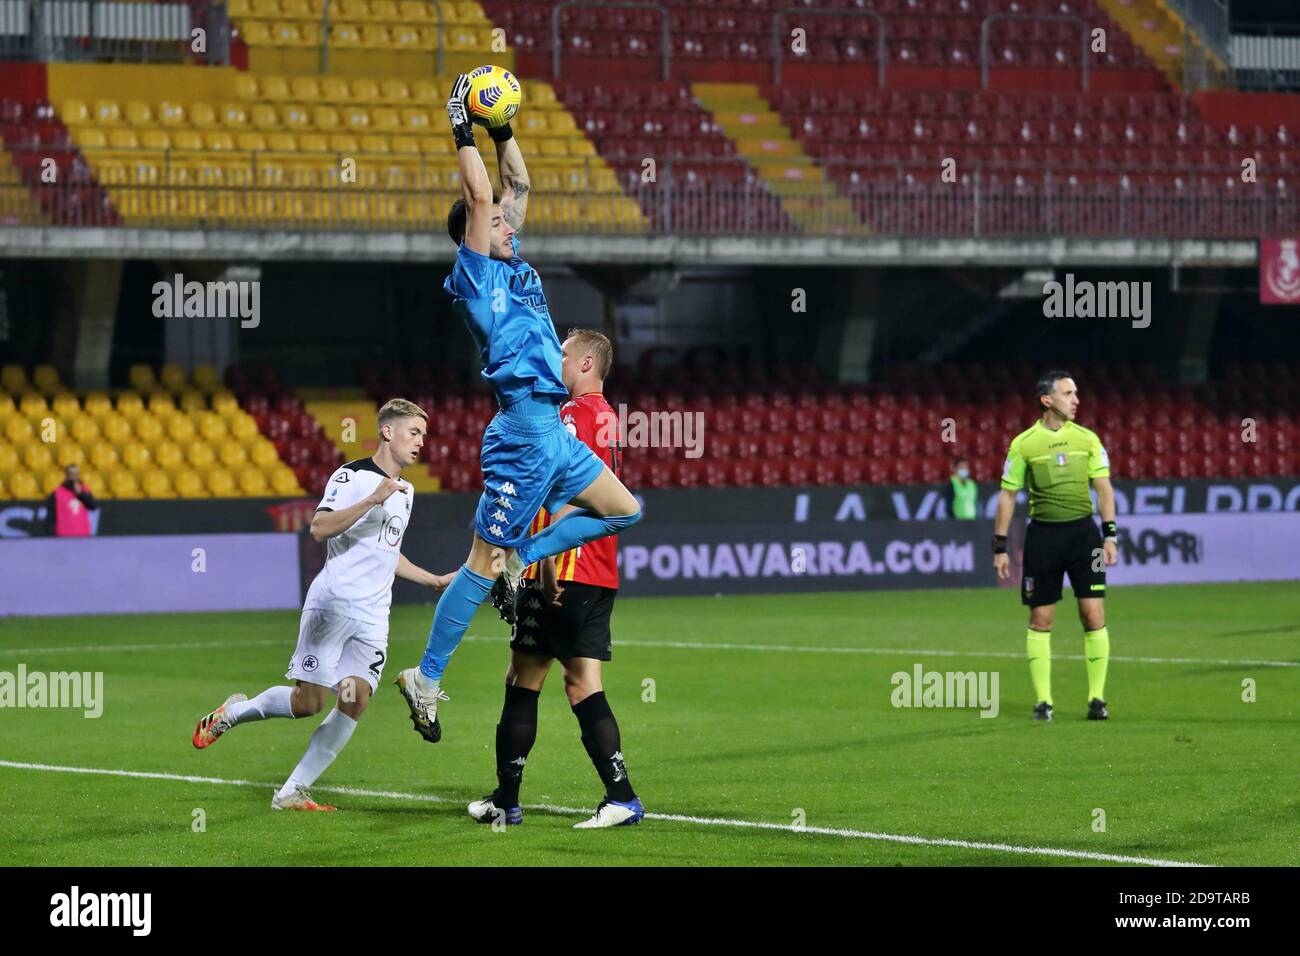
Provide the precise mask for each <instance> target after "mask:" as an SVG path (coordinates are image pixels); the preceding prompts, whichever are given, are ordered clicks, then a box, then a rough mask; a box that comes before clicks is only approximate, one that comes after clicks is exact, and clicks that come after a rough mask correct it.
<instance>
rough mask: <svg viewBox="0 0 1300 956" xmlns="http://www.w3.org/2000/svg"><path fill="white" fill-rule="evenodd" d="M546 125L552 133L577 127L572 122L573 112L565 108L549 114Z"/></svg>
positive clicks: (571, 130) (568, 130) (563, 131)
mask: <svg viewBox="0 0 1300 956" xmlns="http://www.w3.org/2000/svg"><path fill="white" fill-rule="evenodd" d="M547 125H548V126H549V127H550V128H551V132H552V133H569V132H573V131H574V130H576V129H577V128H578V127H577V125H576V124H575V123H574V122H573V114H572V113H569V112H568V111H567V110H561V111H559V112H557V113H553V114H551V116H550V118H549V120H548V121H547Z"/></svg>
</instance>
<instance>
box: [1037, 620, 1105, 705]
mask: <svg viewBox="0 0 1300 956" xmlns="http://www.w3.org/2000/svg"><path fill="white" fill-rule="evenodd" d="M1025 653H1026V654H1027V655H1028V656H1029V679H1030V680H1032V681H1033V682H1034V700H1035V701H1040V700H1043V701H1047V703H1049V704H1051V703H1052V632H1051V631H1034V630H1031V631H1030V632H1029V634H1028V636H1027V637H1026V638H1025ZM1089 666H1091V665H1089ZM1053 706H1054V705H1053Z"/></svg>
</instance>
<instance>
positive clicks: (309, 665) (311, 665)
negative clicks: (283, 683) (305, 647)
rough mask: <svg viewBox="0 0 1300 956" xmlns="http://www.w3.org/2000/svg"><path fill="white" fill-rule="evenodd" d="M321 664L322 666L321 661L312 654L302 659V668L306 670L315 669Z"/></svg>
mask: <svg viewBox="0 0 1300 956" xmlns="http://www.w3.org/2000/svg"><path fill="white" fill-rule="evenodd" d="M319 666H320V661H318V660H317V659H316V658H315V657H313V656H312V655H311V654H308V655H307V656H306V657H304V658H303V659H302V669H303V670H305V671H314V670H315V669H316V668H317V667H319Z"/></svg>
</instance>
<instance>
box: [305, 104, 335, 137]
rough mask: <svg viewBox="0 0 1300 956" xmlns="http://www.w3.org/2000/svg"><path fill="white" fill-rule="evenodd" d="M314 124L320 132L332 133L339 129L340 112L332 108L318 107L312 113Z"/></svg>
mask: <svg viewBox="0 0 1300 956" xmlns="http://www.w3.org/2000/svg"><path fill="white" fill-rule="evenodd" d="M311 118H312V123H313V124H315V126H316V128H317V129H318V130H322V131H324V132H330V131H332V130H336V129H338V128H339V124H340V120H339V111H338V110H336V109H335V108H334V107H332V106H317V107H315V108H314V109H313V110H312V111H311Z"/></svg>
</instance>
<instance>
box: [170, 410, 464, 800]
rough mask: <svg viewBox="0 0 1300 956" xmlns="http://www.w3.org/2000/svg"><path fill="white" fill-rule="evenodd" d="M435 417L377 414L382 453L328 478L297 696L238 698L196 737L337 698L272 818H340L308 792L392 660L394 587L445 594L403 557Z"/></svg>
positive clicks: (438, 579) (295, 675)
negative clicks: (283, 813) (415, 466)
mask: <svg viewBox="0 0 1300 956" xmlns="http://www.w3.org/2000/svg"><path fill="white" fill-rule="evenodd" d="M428 421H429V416H428V415H426V414H425V413H424V412H423V411H422V410H421V409H420V407H419V406H418V405H415V404H413V403H411V402H408V401H406V400H404V399H400V398H395V399H393V400H392V401H390V402H388V403H386V404H385V405H384V407H383V408H381V409H380V410H379V448H378V450H377V451H376V452H375V455H374V457H372V458H365V459H362V460H360V461H351V462H348V463H347V464H346V465H344V466H343V467H341V468H340V469H339V470H338V471H336V472H334V474H333V475H331V476H330V480H329V484H327V485H326V487H325V494H324V497H322V499H321V503H320V506H319V507H318V508H317V509H316V514H315V516H314V517H313V518H312V522H311V536H312V538H313V539H315V540H316V541H327V542H328V544H327V545H326V549H327V554H326V559H325V567H324V568H322V569H321V572H320V573H319V574H318V575H316V579H315V580H314V581H312V583H311V587H310V588H309V589H308V591H307V600H306V601H304V602H303V608H302V619H301V622H300V624H299V630H298V646H297V647H296V648H295V649H294V652H293V657H292V658H291V659H290V660H289V670H288V673H286V674H285V675H284V676H285V677H287V678H290V679H292V680H294V681H296V682H297V686H295V687H286V686H284V685H277V686H275V687H268V688H267V689H266V690H264V691H262V693H260V694H258V695H257V696H256V697H254V698H253V699H252V700H249V699H248V698H247V697H246V696H245V695H244V694H232V695H231V696H230V697H228V698H226V701H225V703H223V704H222V705H221V706H220V707H218V708H217V709H216V710H214V711H212V713H210V714H208V715H207V716H206V717H204V718H203V719H202V720H200V721H199V723H198V726H196V727H195V728H194V739H193V740H194V746H195V747H196V748H198V749H199V750H202V749H204V748H205V747H208V746H210V745H211V744H213V743H215V742H216V741H217V739H218V738H219V737H221V735H222V734H224V733H225V732H226V731H228V730H229V729H230V728H231V727H234V726H236V725H238V724H243V723H250V722H252V721H256V720H265V719H267V718H268V717H290V718H294V717H308V716H311V715H313V714H318V713H320V712H321V710H323V709H324V707H325V705H326V703H327V702H328V701H329V695H330V693H331V692H333V693H337V694H338V705H337V707H336V708H335V709H334V710H332V711H330V713H329V715H328V716H326V718H325V719H324V720H322V721H321V722H320V725H319V726H318V727H317V728H316V730H315V732H314V733H313V734H312V736H311V742H310V743H309V744H308V746H307V752H306V753H305V754H304V755H303V758H302V760H300V761H299V762H298V766H296V767H295V768H294V770H293V773H291V774H290V775H289V779H288V780H286V781H285V783H284V786H282V787H281V788H280V789H279V790H278V791H277V792H276V794H275V796H274V797H273V798H272V799H271V807H272V808H273V809H275V810H333V809H335V808H334V807H332V806H324V805H321V804H318V803H316V802H315V801H313V800H312V799H311V795H310V794H309V793H308V792H307V788H308V787H310V786H311V785H312V784H313V783H315V782H316V780H317V779H318V778H319V777H320V775H321V774H322V773H324V772H325V770H326V768H327V767H329V765H330V764H331V763H333V762H334V758H335V757H337V756H338V754H339V751H341V750H342V749H343V747H344V745H346V744H347V742H348V739H349V738H350V737H351V736H352V732H353V731H354V730H355V729H356V726H357V719H358V718H359V717H360V716H361V714H362V712H363V711H365V709H366V705H367V704H368V703H369V702H370V695H371V694H372V693H373V692H374V689H375V687H376V685H377V684H378V683H379V677H380V675H381V674H382V673H383V669H384V661H385V659H386V658H387V656H388V611H389V606H390V605H391V603H392V598H393V577H394V575H396V576H398V577H402V578H404V579H406V580H408V581H414V582H415V583H416V584H424V585H428V586H429V587H432V588H435V589H437V590H439V591H441V590H442V589H443V588H445V587H446V586H447V585H448V584H449V583H450V582H451V579H452V575H450V574H443V575H439V574H431V573H430V572H428V571H425V570H424V569H422V568H418V567H416V566H415V565H414V564H412V563H411V562H410V561H408V560H406V558H404V557H402V554H401V550H400V549H401V546H402V535H403V534H404V532H405V531H406V526H407V524H408V523H409V522H410V518H411V503H412V498H413V496H412V489H411V485H410V483H409V482H406V481H403V480H402V478H401V473H402V469H403V468H404V467H406V466H407V465H410V464H412V463H414V462H415V460H416V458H418V457H419V454H420V448H421V446H422V445H423V444H424V438H425V435H426V433H427V428H428Z"/></svg>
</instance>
